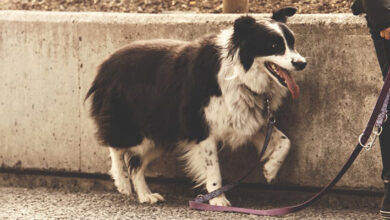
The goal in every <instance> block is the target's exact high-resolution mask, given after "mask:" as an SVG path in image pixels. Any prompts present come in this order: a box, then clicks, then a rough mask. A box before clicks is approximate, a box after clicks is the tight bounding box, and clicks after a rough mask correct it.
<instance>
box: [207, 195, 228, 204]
mask: <svg viewBox="0 0 390 220" xmlns="http://www.w3.org/2000/svg"><path fill="white" fill-rule="evenodd" d="M209 203H210V205H217V206H232V205H231V204H230V202H229V200H227V199H226V197H225V195H220V196H218V197H215V198H214V199H211V200H210V201H209Z"/></svg>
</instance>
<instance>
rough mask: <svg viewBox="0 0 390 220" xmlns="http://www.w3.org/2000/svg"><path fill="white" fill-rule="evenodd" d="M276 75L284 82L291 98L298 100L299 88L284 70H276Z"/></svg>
mask: <svg viewBox="0 0 390 220" xmlns="http://www.w3.org/2000/svg"><path fill="white" fill-rule="evenodd" d="M278 70H279V71H278V73H279V74H280V75H281V76H282V77H283V78H284V79H285V80H286V83H287V87H288V89H289V90H290V92H291V96H292V98H293V99H296V98H298V96H299V86H298V85H297V84H296V83H295V80H294V78H292V76H290V75H289V74H288V73H286V71H285V70H281V69H280V68H279V69H278Z"/></svg>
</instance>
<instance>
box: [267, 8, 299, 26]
mask: <svg viewBox="0 0 390 220" xmlns="http://www.w3.org/2000/svg"><path fill="white" fill-rule="evenodd" d="M296 12H297V9H296V8H293V7H286V8H281V9H279V10H277V11H274V12H273V13H272V19H274V20H275V21H279V22H283V23H286V21H287V17H291V16H293V15H294V14H295V13H296Z"/></svg>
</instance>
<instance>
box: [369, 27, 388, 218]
mask: <svg viewBox="0 0 390 220" xmlns="http://www.w3.org/2000/svg"><path fill="white" fill-rule="evenodd" d="M370 33H371V37H372V40H373V42H374V46H375V50H376V55H377V57H378V62H379V65H380V67H381V71H382V75H383V78H385V77H386V75H387V72H388V69H389V66H390V65H389V64H390V59H389V58H390V41H387V40H385V39H383V38H381V37H380V33H379V32H378V31H373V30H371V31H370ZM387 109H388V110H390V106H388V107H387ZM379 142H380V148H381V154H382V165H383V169H382V175H381V177H382V179H383V181H384V186H385V192H384V196H383V201H382V207H381V211H380V212H381V216H382V217H383V218H385V219H390V183H389V181H390V120H388V121H387V122H385V123H384V125H383V131H382V134H381V135H380V136H379Z"/></svg>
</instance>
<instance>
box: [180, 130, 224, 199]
mask: <svg viewBox="0 0 390 220" xmlns="http://www.w3.org/2000/svg"><path fill="white" fill-rule="evenodd" d="M183 149H184V152H185V153H184V155H183V159H184V160H185V161H186V163H187V166H186V171H187V172H188V174H189V175H191V176H192V177H193V179H194V181H195V182H196V183H197V186H200V185H203V184H205V185H206V189H207V191H208V192H212V191H214V190H216V189H218V188H220V187H221V186H222V177H221V172H220V168H219V162H218V151H217V143H216V141H215V140H214V139H213V138H211V137H209V138H208V139H206V140H204V141H202V142H200V143H199V144H192V145H191V144H190V145H187V146H185V147H183ZM209 203H210V204H211V205H218V206H230V202H229V200H227V199H226V197H225V195H224V194H222V195H220V196H218V197H216V198H214V199H211V200H210V201H209Z"/></svg>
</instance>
